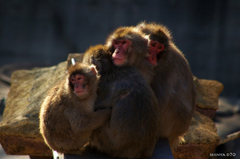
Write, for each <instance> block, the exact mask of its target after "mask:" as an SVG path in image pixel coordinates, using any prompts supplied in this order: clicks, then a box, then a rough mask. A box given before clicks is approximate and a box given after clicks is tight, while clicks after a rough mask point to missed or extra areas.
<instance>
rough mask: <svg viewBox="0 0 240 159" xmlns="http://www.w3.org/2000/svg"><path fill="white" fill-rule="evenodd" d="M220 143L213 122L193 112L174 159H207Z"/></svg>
mask: <svg viewBox="0 0 240 159" xmlns="http://www.w3.org/2000/svg"><path fill="white" fill-rule="evenodd" d="M219 141H220V137H219V136H218V134H217V129H216V127H215V124H214V122H213V121H212V120H211V119H210V118H208V117H206V116H205V115H202V114H200V113H199V112H197V111H195V113H194V115H193V118H192V121H191V125H190V127H189V130H188V131H187V132H186V133H185V134H184V135H183V138H182V139H181V140H180V142H179V145H178V148H177V150H176V152H175V153H174V158H175V159H192V158H193V156H195V157H194V159H198V158H199V159H207V158H209V155H210V153H212V152H214V150H215V148H216V147H217V145H218V143H219Z"/></svg>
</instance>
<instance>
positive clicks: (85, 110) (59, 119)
mask: <svg viewBox="0 0 240 159" xmlns="http://www.w3.org/2000/svg"><path fill="white" fill-rule="evenodd" d="M76 73H77V74H81V75H84V77H86V79H87V80H88V85H89V87H88V90H87V93H86V94H84V96H77V95H76V94H74V93H73V88H72V86H71V83H70V82H69V78H70V76H71V75H72V74H76ZM97 84H98V81H97V77H96V75H95V74H94V73H93V71H92V70H91V68H90V67H89V66H86V65H83V64H80V63H76V65H74V66H71V67H70V68H69V70H68V74H67V76H66V79H64V80H63V81H61V82H60V83H59V84H57V85H56V86H55V87H53V88H52V89H51V90H50V91H49V94H48V96H47V97H46V98H45V100H44V102H43V104H42V105H41V110H40V116H39V118H40V132H41V134H42V136H43V138H44V140H45V142H46V144H47V145H48V146H49V147H50V148H51V149H53V150H56V151H58V152H60V153H65V154H78V153H80V149H81V148H82V147H83V146H84V145H85V144H87V143H88V142H89V140H90V136H91V135H92V131H93V130H95V129H97V128H99V127H100V126H102V125H103V124H104V123H105V122H106V121H107V120H108V119H109V117H110V114H111V111H110V110H109V109H106V110H99V111H96V112H95V111H94V108H93V106H94V102H95V99H96V97H97V94H96V91H97Z"/></svg>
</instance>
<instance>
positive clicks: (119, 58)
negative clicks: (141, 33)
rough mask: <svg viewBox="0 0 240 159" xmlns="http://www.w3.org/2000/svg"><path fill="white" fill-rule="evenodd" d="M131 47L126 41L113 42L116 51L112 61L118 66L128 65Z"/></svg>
mask: <svg viewBox="0 0 240 159" xmlns="http://www.w3.org/2000/svg"><path fill="white" fill-rule="evenodd" d="M130 45H131V42H130V41H129V40H126V39H123V40H114V41H113V47H114V49H115V51H114V52H113V54H112V60H113V63H114V64H115V65H116V66H123V65H125V64H127V62H128V60H127V52H128V47H130Z"/></svg>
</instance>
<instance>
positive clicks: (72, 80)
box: [70, 75, 75, 83]
mask: <svg viewBox="0 0 240 159" xmlns="http://www.w3.org/2000/svg"><path fill="white" fill-rule="evenodd" d="M70 82H71V83H75V78H74V75H72V76H71V77H70Z"/></svg>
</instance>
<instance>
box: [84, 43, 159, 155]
mask: <svg viewBox="0 0 240 159" xmlns="http://www.w3.org/2000/svg"><path fill="white" fill-rule="evenodd" d="M127 43H128V42H127ZM144 43H145V42H144ZM123 45H124V42H123ZM129 45H131V44H129ZM145 46H146V45H145ZM145 50H146V48H145ZM126 56H129V55H126ZM134 56H137V55H134ZM139 56H142V55H139ZM144 56H145V55H143V57H144ZM124 60H125V61H124V64H123V65H121V66H122V67H117V66H115V65H114V64H113V62H112V55H111V52H110V51H108V48H107V47H106V46H104V45H97V46H94V47H90V48H89V50H87V51H86V53H85V55H84V58H83V62H85V63H88V64H94V65H96V68H97V71H98V74H99V75H100V79H99V85H98V87H99V88H98V99H97V102H96V105H95V107H96V109H101V108H104V107H110V108H112V114H111V119H110V121H109V122H108V123H107V124H105V125H104V126H102V127H101V128H99V129H98V130H95V131H94V133H93V135H92V138H91V142H90V145H91V146H93V147H96V148H97V149H98V150H100V151H102V152H105V153H107V154H108V155H110V156H113V157H121V158H147V157H150V156H151V155H152V153H153V150H154V147H155V145H156V143H157V141H158V139H159V135H158V134H159V131H158V126H157V125H158V122H159V114H158V112H159V110H158V109H159V107H158V105H157V99H156V97H155V95H154V92H153V91H152V89H151V87H150V86H149V84H148V83H147V82H146V81H145V79H144V78H143V76H142V75H141V73H140V71H139V70H138V69H136V68H134V67H131V66H129V65H130V64H129V63H131V62H133V61H132V59H131V58H129V59H124ZM136 61H137V59H136ZM123 66H124V67H123Z"/></svg>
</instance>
